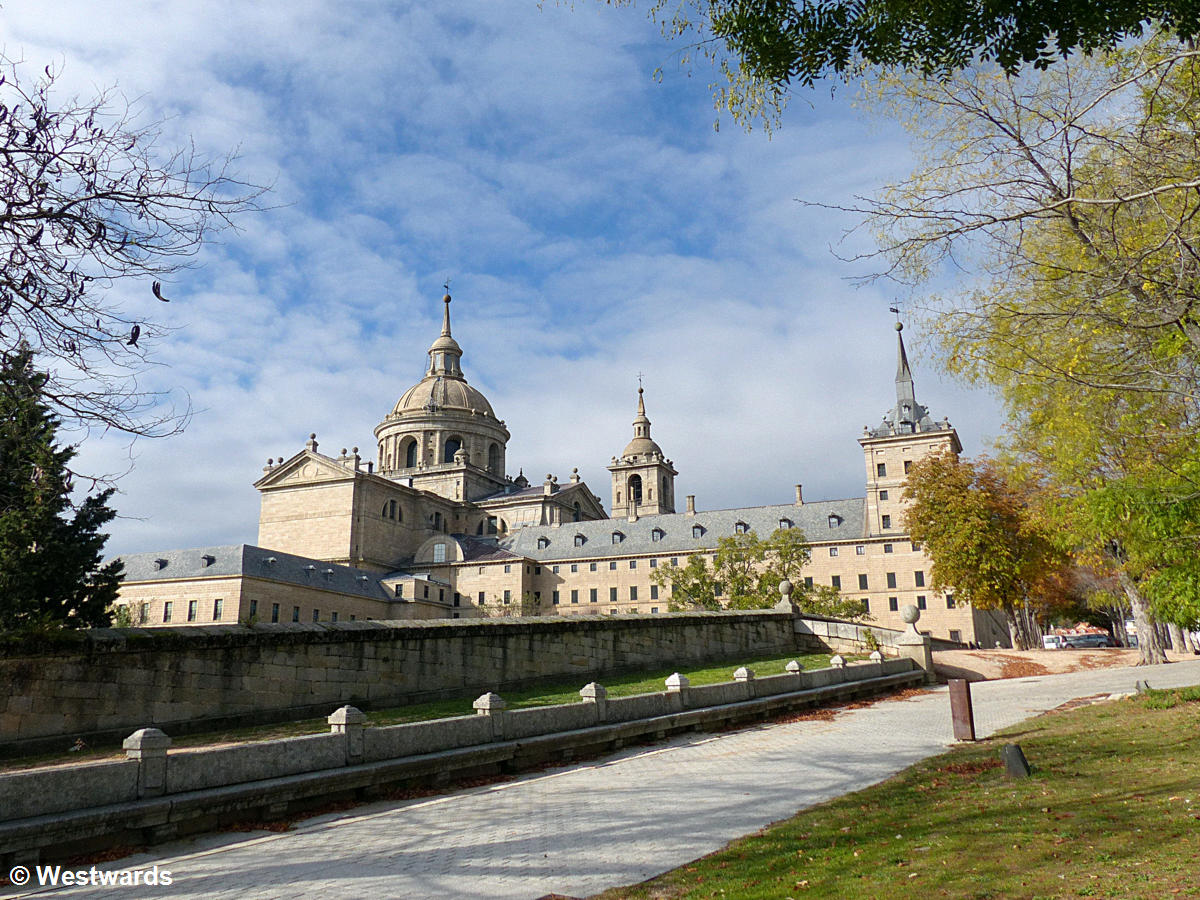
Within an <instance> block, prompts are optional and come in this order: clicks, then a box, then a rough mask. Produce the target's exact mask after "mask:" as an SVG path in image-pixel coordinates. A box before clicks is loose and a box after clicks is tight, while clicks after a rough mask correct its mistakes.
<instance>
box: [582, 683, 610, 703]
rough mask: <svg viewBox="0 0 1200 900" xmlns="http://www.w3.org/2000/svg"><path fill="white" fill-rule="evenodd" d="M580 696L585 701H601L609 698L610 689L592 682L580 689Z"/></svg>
mask: <svg viewBox="0 0 1200 900" xmlns="http://www.w3.org/2000/svg"><path fill="white" fill-rule="evenodd" d="M579 696H580V697H583V698H584V699H599V698H601V697H607V696H608V689H607V688H605V687H604V685H602V684H597V683H596V682H595V681H591V682H588V683H587V684H585V685H584V686H583V687H582V688H580V689H579Z"/></svg>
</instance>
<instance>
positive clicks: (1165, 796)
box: [597, 688, 1200, 900]
mask: <svg viewBox="0 0 1200 900" xmlns="http://www.w3.org/2000/svg"><path fill="white" fill-rule="evenodd" d="M1013 742H1019V743H1020V745H1021V748H1022V749H1023V750H1024V752H1025V756H1026V758H1027V759H1028V760H1029V763H1030V765H1031V766H1032V767H1033V775H1032V777H1030V778H1027V779H1019V780H1017V779H1010V778H1008V777H1006V775H1005V772H1004V768H1003V765H1002V764H1001V762H1000V750H1001V747H1002V745H1004V744H1006V743H1013ZM682 897H689V898H701V897H703V898H712V897H719V898H727V900H733V898H739V900H741V898H744V900H754V898H772V900H783V898H788V897H791V898H796V900H800V898H813V900H815V898H838V900H854V898H864V900H865V898H871V900H874V898H881V897H889V898H893V897H913V898H921V900H926V898H932V897H954V898H1004V900H1008V898H1030V900H1032V898H1063V897H1104V898H1130V900H1132V898H1144V900H1162V898H1172V897H1200V688H1187V689H1182V690H1170V691H1151V692H1149V693H1148V694H1144V695H1138V696H1135V697H1129V698H1126V699H1123V700H1118V701H1114V702H1105V703H1100V704H1097V705H1092V706H1084V707H1081V708H1078V709H1074V710H1070V711H1060V712H1052V713H1049V714H1047V715H1044V716H1040V717H1038V718H1036V719H1033V720H1030V721H1028V722H1025V723H1022V724H1021V725H1018V726H1016V727H1014V728H1012V729H1009V730H1008V731H1006V732H1003V733H1002V734H1001V735H998V736H996V737H993V738H991V739H990V740H987V741H980V742H979V743H977V744H971V745H963V746H960V747H957V748H955V749H953V750H951V751H950V752H949V753H945V754H943V755H941V756H937V757H932V758H930V759H928V760H926V761H925V762H922V763H919V764H918V765H916V766H913V767H912V768H911V769H908V770H906V771H905V772H902V773H901V774H899V775H897V776H895V777H893V778H891V779H889V780H888V781H885V782H883V783H881V784H879V785H876V786H875V787H872V788H868V789H866V790H863V791H859V792H858V793H855V794H850V795H848V796H846V797H842V798H840V799H837V800H834V801H831V802H828V803H824V804H822V805H820V806H816V807H813V808H811V809H807V810H805V811H803V812H801V813H800V814H798V815H797V816H795V817H794V818H792V819H788V820H787V821H784V822H780V823H777V824H775V825H773V826H771V827H769V828H767V829H764V830H763V831H762V832H760V833H758V834H755V835H752V836H750V837H746V838H742V839H740V840H738V841H735V842H733V843H732V844H730V845H729V846H728V847H727V848H726V849H724V850H722V851H720V852H718V853H715V854H713V855H711V856H708V857H705V858H704V859H701V860H698V861H696V862H694V863H690V864H688V865H686V866H683V867H681V868H679V869H676V870H674V871H672V872H668V873H667V874H665V875H662V876H659V877H658V878H655V879H652V880H651V881H648V882H645V883H644V884H641V885H636V886H632V887H627V888H619V889H614V890H610V891H606V892H605V893H603V894H600V895H597V900H599V898H603V900H618V898H682Z"/></svg>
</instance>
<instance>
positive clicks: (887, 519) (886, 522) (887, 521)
mask: <svg viewBox="0 0 1200 900" xmlns="http://www.w3.org/2000/svg"><path fill="white" fill-rule="evenodd" d="M880 519H881V520H882V524H883V527H884V528H891V527H892V517H891V516H880Z"/></svg>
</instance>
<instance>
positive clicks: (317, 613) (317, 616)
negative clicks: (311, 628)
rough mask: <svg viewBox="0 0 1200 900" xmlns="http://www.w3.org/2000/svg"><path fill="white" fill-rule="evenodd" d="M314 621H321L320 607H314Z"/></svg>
mask: <svg viewBox="0 0 1200 900" xmlns="http://www.w3.org/2000/svg"><path fill="white" fill-rule="evenodd" d="M313 621H314V622H320V621H321V611H320V610H319V609H314V610H313Z"/></svg>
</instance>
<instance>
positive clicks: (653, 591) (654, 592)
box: [650, 584, 658, 600]
mask: <svg viewBox="0 0 1200 900" xmlns="http://www.w3.org/2000/svg"><path fill="white" fill-rule="evenodd" d="M650 599H651V600H657V599H658V585H657V584H652V585H650Z"/></svg>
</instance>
